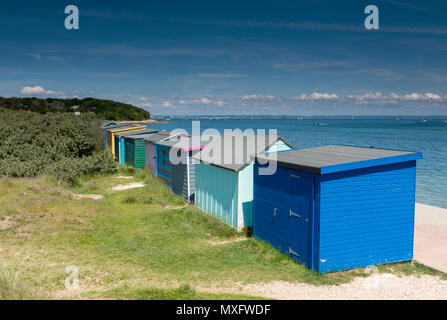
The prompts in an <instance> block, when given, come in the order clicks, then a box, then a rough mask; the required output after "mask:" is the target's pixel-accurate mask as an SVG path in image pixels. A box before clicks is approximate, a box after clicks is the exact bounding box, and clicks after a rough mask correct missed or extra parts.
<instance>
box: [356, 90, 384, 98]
mask: <svg viewBox="0 0 447 320" xmlns="http://www.w3.org/2000/svg"><path fill="white" fill-rule="evenodd" d="M382 97H383V96H382V93H380V92H376V93H372V92H369V93H367V94H364V95H361V96H358V97H357V98H358V99H359V100H374V99H380V98H382Z"/></svg>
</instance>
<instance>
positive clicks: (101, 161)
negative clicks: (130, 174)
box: [47, 151, 117, 185]
mask: <svg viewBox="0 0 447 320" xmlns="http://www.w3.org/2000/svg"><path fill="white" fill-rule="evenodd" d="M116 170H117V168H116V164H115V161H114V160H113V157H112V155H111V154H109V153H106V152H104V151H101V152H95V153H93V155H91V156H88V157H83V158H64V159H62V160H61V161H59V162H57V163H55V164H54V165H52V166H50V167H49V168H48V172H47V173H48V174H50V175H53V176H54V177H55V178H56V179H58V180H59V181H62V182H65V183H68V184H70V185H74V184H76V183H77V180H78V178H80V177H81V176H84V175H89V174H94V173H104V174H107V173H113V172H115V171H116Z"/></svg>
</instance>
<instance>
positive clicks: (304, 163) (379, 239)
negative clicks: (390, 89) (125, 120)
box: [101, 121, 422, 273]
mask: <svg viewBox="0 0 447 320" xmlns="http://www.w3.org/2000/svg"><path fill="white" fill-rule="evenodd" d="M101 130H102V131H103V134H104V149H105V150H108V151H109V152H111V153H112V154H113V156H114V157H115V160H116V161H117V162H119V163H120V164H127V165H129V166H132V167H134V168H136V169H142V168H148V169H149V170H150V171H151V172H152V174H154V176H156V177H158V178H159V179H160V180H161V181H163V182H164V183H165V184H166V186H167V187H168V188H169V189H171V190H172V191H173V192H174V193H176V194H178V195H180V196H182V197H183V198H184V199H185V200H186V201H188V202H190V203H195V205H196V206H197V207H199V208H200V209H201V210H202V211H204V212H205V213H207V214H211V215H213V216H216V217H218V218H219V219H221V220H222V221H224V222H225V223H227V224H228V225H230V226H232V227H234V228H236V229H237V230H238V231H241V230H243V229H244V228H248V229H250V230H252V232H253V236H254V237H256V238H259V239H261V240H263V241H266V242H268V243H270V244H271V245H272V246H274V247H275V248H277V249H278V250H280V251H282V252H284V253H286V254H288V255H290V256H291V257H292V258H293V259H294V260H296V261H298V262H299V263H302V264H304V265H306V266H307V267H308V268H310V269H312V270H315V271H317V272H318V273H324V272H333V271H339V270H349V269H354V268H360V267H366V266H371V265H377V264H386V263H392V262H399V261H408V260H412V259H413V238H414V206H415V191H416V160H418V159H421V158H422V154H421V153H418V152H407V151H397V150H388V149H377V148H372V147H371V148H363V147H354V146H342V145H329V146H320V147H314V148H303V149H300V148H295V146H293V145H292V144H291V143H290V142H289V141H287V140H286V139H285V138H283V137H281V136H269V137H264V136H263V137H256V139H248V137H243V139H241V141H242V143H241V144H237V143H234V141H235V138H238V137H236V136H235V135H232V134H229V135H223V136H222V137H221V138H219V139H220V140H219V145H218V146H217V145H216V143H215V142H214V140H212V141H211V142H208V143H202V140H201V139H200V138H199V139H197V140H198V141H199V142H196V141H195V140H196V139H194V138H193V137H191V136H189V135H188V134H186V133H179V132H171V131H165V130H154V129H149V128H147V127H146V126H144V125H125V124H119V123H117V122H113V121H110V122H106V123H104V124H103V125H102V127H101ZM246 138H247V139H246ZM223 146H230V148H231V149H230V150H229V149H227V148H224V147H223ZM217 148H222V149H221V150H219V151H220V152H219V154H220V158H219V157H215V156H210V152H211V153H215V152H216V149H217ZM210 150H211V151H210ZM248 150H250V152H248ZM173 151H174V153H173ZM229 151H231V154H232V157H233V158H232V161H227V160H228V159H226V161H224V160H223V158H224V157H225V155H226V154H228V153H229ZM247 153H249V156H246V155H247ZM172 155H175V158H176V159H175V161H173V159H171V157H172ZM238 155H242V157H239V156H238ZM272 155H274V157H272ZM179 159H181V161H178V160H179ZM216 159H218V160H219V161H216ZM272 163H273V164H274V166H275V168H276V169H275V170H274V172H273V174H260V172H261V171H262V170H266V171H268V169H269V166H271V165H272Z"/></svg>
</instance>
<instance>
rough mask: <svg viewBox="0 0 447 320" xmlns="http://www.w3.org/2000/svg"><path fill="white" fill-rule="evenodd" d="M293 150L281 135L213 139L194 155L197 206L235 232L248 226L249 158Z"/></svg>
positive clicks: (250, 205)
mask: <svg viewBox="0 0 447 320" xmlns="http://www.w3.org/2000/svg"><path fill="white" fill-rule="evenodd" d="M292 148H293V145H292V144H291V143H290V142H288V141H287V140H285V139H284V138H282V137H280V136H257V135H243V134H226V135H224V136H222V137H220V136H216V137H213V139H212V141H210V142H209V143H208V144H207V145H206V146H205V147H204V148H203V149H202V151H201V152H199V153H197V154H196V155H195V156H194V159H195V160H196V168H195V178H196V181H195V184H196V194H195V203H196V205H197V206H198V207H199V208H200V209H201V210H202V211H204V212H206V213H208V214H211V215H214V216H216V217H218V218H219V219H221V220H222V221H224V222H226V223H227V224H228V225H230V226H232V227H234V228H236V229H237V230H238V231H241V230H242V229H243V228H246V227H251V226H252V201H253V162H252V161H251V159H250V155H253V154H256V153H260V152H273V151H281V150H290V149H292ZM228 157H230V158H228Z"/></svg>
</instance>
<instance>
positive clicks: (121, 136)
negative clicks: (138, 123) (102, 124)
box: [115, 129, 158, 164]
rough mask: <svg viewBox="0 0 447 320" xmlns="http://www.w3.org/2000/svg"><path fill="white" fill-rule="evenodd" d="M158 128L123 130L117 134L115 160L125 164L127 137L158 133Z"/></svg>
mask: <svg viewBox="0 0 447 320" xmlns="http://www.w3.org/2000/svg"><path fill="white" fill-rule="evenodd" d="M157 132H158V130H153V129H146V130H141V131H132V132H123V133H118V134H116V135H115V160H116V161H118V162H119V163H120V164H125V162H126V161H125V160H126V144H125V138H126V137H129V136H135V135H145V134H153V133H157Z"/></svg>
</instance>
